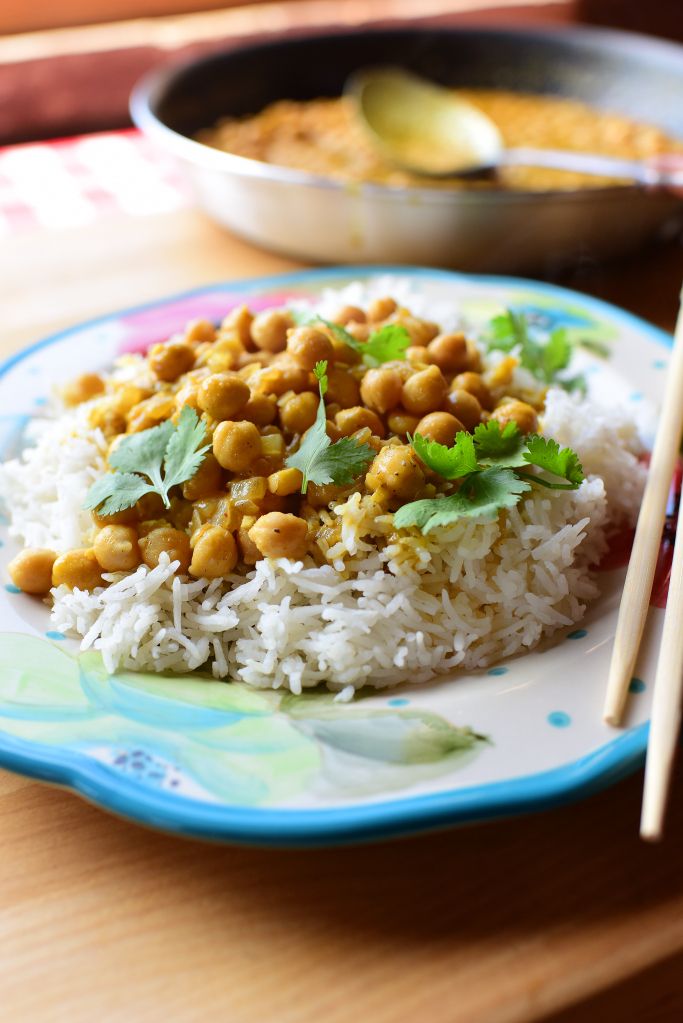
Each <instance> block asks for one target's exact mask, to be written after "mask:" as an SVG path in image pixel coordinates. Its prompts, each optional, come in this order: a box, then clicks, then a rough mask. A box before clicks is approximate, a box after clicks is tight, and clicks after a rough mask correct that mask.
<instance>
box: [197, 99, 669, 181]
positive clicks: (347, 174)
mask: <svg viewBox="0 0 683 1023" xmlns="http://www.w3.org/2000/svg"><path fill="white" fill-rule="evenodd" d="M454 92H455V93H456V95H458V96H461V97H462V98H463V99H465V100H467V101H469V102H470V103H472V104H474V105H475V106H476V107H478V108H479V109H480V110H481V111H482V112H483V113H484V114H486V115H487V116H488V117H489V118H490V119H491V120H492V121H493V122H494V123H495V125H496V126H497V128H498V129H499V131H500V133H501V135H502V137H503V141H504V143H505V145H506V146H507V147H510V148H512V147H516V146H531V147H534V148H540V149H544V148H545V149H565V150H575V151H577V152H585V153H597V154H602V155H604V156H614V157H622V158H624V159H634V160H638V159H641V160H644V159H647V158H649V157H654V156H656V155H657V154H660V153H665V152H683V144H682V143H681V142H680V141H678V140H675V139H673V138H670V137H668V136H667V135H666V134H665V133H664V132H663V131H662V130H661V129H659V128H657V127H656V126H654V125H651V124H643V123H641V122H638V121H634V120H631V119H630V118H628V117H623V116H621V115H619V114H614V113H608V112H604V111H601V110H596V109H594V108H593V107H590V106H588V105H587V104H585V103H581V102H579V101H578V100H573V99H566V98H563V97H559V96H547V95H535V94H529V93H521V92H511V91H508V90H502V89H457V90H454ZM197 140H198V141H199V142H203V143H205V144H206V145H209V146H212V147H213V148H215V149H222V150H224V151H225V152H228V153H234V154H235V155H237V156H244V157H248V158H249V159H252V160H261V161H263V162H264V163H269V164H274V165H278V166H281V167H293V168H297V169H299V170H304V171H308V172H309V173H311V174H317V175H320V176H323V177H330V178H334V179H337V180H339V181H347V182H373V183H376V184H385V185H391V186H395V187H402V186H415V185H421V186H423V187H424V186H425V185H428V187H430V188H448V189H454V188H457V189H462V188H491V187H494V186H498V187H501V186H502V187H503V188H506V189H513V190H530V191H535V190H538V191H546V190H548V189H554V188H558V189H574V188H594V187H596V185H597V186H602V185H606V184H611V183H613V182H612V181H611V179H608V178H597V177H595V176H592V175H585V174H578V173H575V172H571V171H564V170H554V169H549V168H542V167H503V168H501V169H500V170H499V172H498V175H497V177H496V179H495V181H494V180H491V181H486V180H474V179H473V180H467V179H459V178H444V179H440V180H439V179H432V178H430V179H425V178H422V177H420V176H419V175H416V174H414V173H411V172H409V171H406V170H403V169H400V168H398V167H396V166H394V165H393V164H392V163H391V162H390V161H389V160H387V159H386V157H385V156H383V154H382V153H381V152H380V151H379V150H378V149H377V147H376V146H375V145H373V142H372V140H371V138H370V137H369V136H368V135H367V134H366V132H365V130H364V128H363V125H362V124H361V123H360V121H359V120H358V118H357V117H356V115H355V111H354V106H353V102H352V101H351V100H350V99H348V98H344V97H342V98H335V99H322V98H321V99H314V100H305V101H294V100H286V99H283V100H280V101H278V102H276V103H271V104H270V105H269V106H267V107H266V108H265V109H264V110H262V111H261V112H260V113H256V114H253V115H251V116H248V117H242V118H224V119H222V120H221V121H219V122H218V123H217V124H216V125H214V126H213V127H211V128H206V129H205V130H204V131H202V132H200V133H199V134H198V136H197Z"/></svg>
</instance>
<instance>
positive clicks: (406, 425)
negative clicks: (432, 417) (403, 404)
mask: <svg viewBox="0 0 683 1023" xmlns="http://www.w3.org/2000/svg"><path fill="white" fill-rule="evenodd" d="M419 422H420V417H419V416H412V415H411V414H410V412H404V411H403V409H397V410H396V412H391V413H390V414H389V418H388V419H387V423H388V424H389V429H390V430H391V432H392V433H397V434H399V436H402V437H405V435H406V434H407V433H410V434H413V433H415V432H416V431H417V424H418V423H419Z"/></svg>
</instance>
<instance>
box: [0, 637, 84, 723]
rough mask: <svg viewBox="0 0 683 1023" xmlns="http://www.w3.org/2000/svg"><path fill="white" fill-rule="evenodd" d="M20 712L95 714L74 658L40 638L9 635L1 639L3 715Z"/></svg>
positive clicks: (1, 704)
mask: <svg viewBox="0 0 683 1023" xmlns="http://www.w3.org/2000/svg"><path fill="white" fill-rule="evenodd" d="M20 708H27V709H28V708H30V709H31V712H32V713H37V712H38V710H39V709H42V710H43V711H50V712H54V713H58V712H59V711H64V712H66V711H71V712H73V711H79V710H80V711H89V710H92V707H91V704H90V703H89V701H88V699H87V698H86V696H85V695H84V694H83V692H82V690H81V687H80V685H79V680H78V665H77V663H76V661H75V660H74V658H73V657H70V656H69V654H67V653H65V652H64V651H63V650H61V649H60V648H59V647H58V646H55V645H54V644H53V643H48V642H47V641H46V640H41V639H38V638H37V637H36V636H28V635H25V634H23V633H18V632H5V633H3V634H2V635H1V636H0V714H3V713H11V711H12V710H13V709H14V710H15V711H18V710H19V709H20Z"/></svg>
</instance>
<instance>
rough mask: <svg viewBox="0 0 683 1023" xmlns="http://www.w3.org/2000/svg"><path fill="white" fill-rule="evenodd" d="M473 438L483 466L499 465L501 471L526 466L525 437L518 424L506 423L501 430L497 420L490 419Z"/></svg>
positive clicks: (477, 430) (478, 457) (481, 425)
mask: <svg viewBox="0 0 683 1023" xmlns="http://www.w3.org/2000/svg"><path fill="white" fill-rule="evenodd" d="M473 436H474V446H475V450H476V452H477V459H478V461H479V462H480V464H481V465H497V466H498V468H500V469H504V468H514V466H517V465H524V458H523V457H522V452H523V450H524V437H523V436H522V434H521V433H520V431H519V427H518V426H517V424H516V423H506V424H505V426H503V427H502V429H501V425H500V423H499V422H498V421H497V420H496V419H489V421H488V423H479V425H478V426H477V427H476V429H475V431H474V434H473Z"/></svg>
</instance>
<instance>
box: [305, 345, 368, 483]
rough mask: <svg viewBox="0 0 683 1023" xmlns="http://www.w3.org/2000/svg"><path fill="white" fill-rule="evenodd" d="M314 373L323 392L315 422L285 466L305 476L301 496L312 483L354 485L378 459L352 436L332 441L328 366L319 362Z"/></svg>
mask: <svg viewBox="0 0 683 1023" xmlns="http://www.w3.org/2000/svg"><path fill="white" fill-rule="evenodd" d="M313 372H314V373H315V377H316V379H317V381H318V389H319V391H320V402H319V403H318V411H317V413H316V417H315V423H314V424H313V426H311V428H310V429H309V430H308V431H307V432H306V436H305V437H304V439H303V441H302V442H301V445H300V447H299V450H298V451H295V452H294V454H292V455H289V457H288V458H287V459H285V465H287V466H289V467H290V468H293V469H299V470H300V471H301V473H302V475H303V480H302V483H301V493H302V494H305V493H306V492H307V490H308V484H309V483H316V484H325V483H335V484H346V483H352V482H353V480H354V479H356V477H357V476H359V475H360V474H361V473H362V472H363V470H364V469H365V468H366V467H367V466H368V465H369V464H370V462H371V461H372V459H373V458H374V457H375V451H374V449H373V448H371V447H370V446H369V445H368V444H359V443H358V442H357V441H355V440H353V439H352V438H350V437H342V439H341V440H338V441H336V442H335V443H334V444H332V443H331V442H330V438H329V437H328V436H327V417H326V414H325V402H324V400H323V399H324V397H325V394H326V393H327V363H326V362H319V363H317V365H316V367H315V369H314V371H313Z"/></svg>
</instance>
